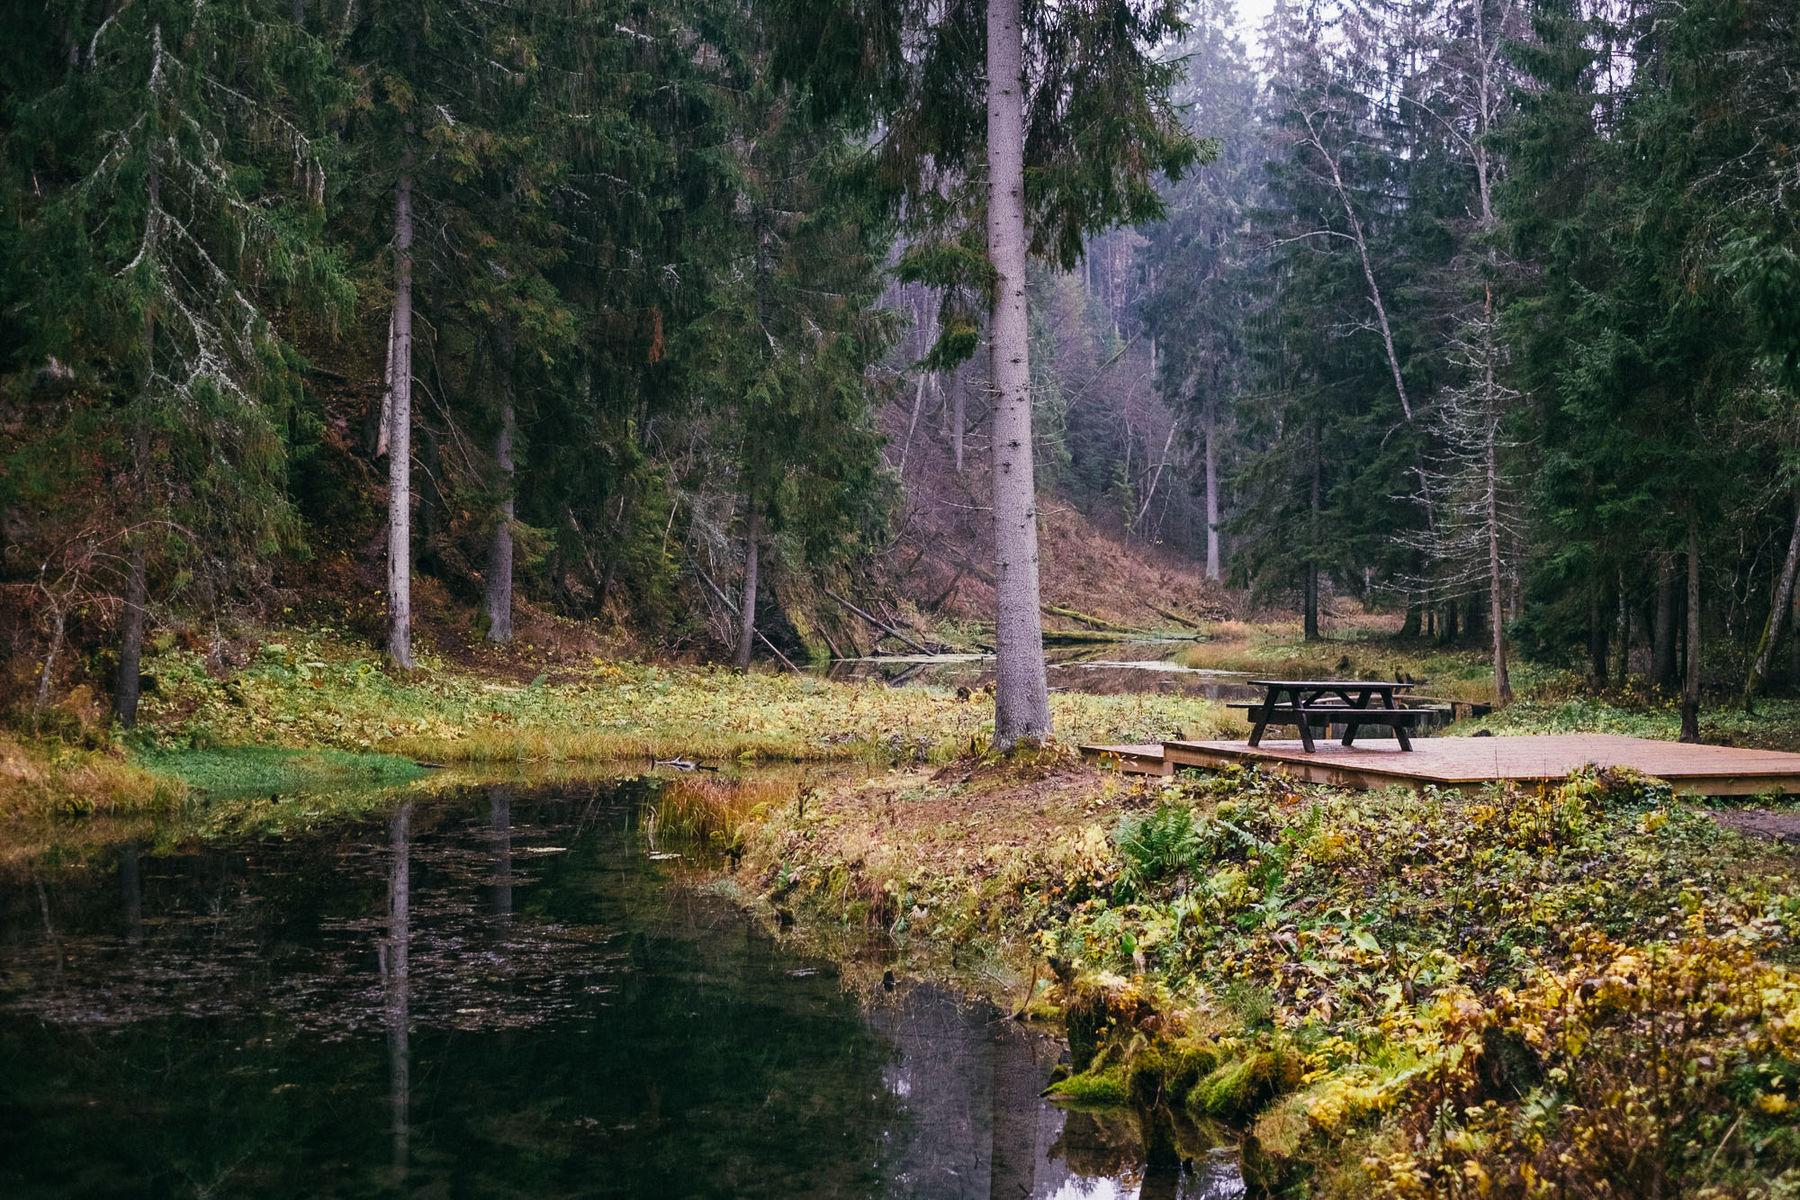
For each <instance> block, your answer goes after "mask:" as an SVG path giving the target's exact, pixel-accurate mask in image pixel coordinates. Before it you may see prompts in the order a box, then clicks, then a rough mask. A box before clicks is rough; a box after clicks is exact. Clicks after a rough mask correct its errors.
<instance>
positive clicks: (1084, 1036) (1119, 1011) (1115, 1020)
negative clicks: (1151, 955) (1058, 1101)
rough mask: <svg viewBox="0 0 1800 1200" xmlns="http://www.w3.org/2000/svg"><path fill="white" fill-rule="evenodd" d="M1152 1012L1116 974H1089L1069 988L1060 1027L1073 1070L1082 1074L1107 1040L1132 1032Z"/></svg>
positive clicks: (1125, 981)
mask: <svg viewBox="0 0 1800 1200" xmlns="http://www.w3.org/2000/svg"><path fill="white" fill-rule="evenodd" d="M1154 1011H1155V1009H1154V1008H1153V1007H1152V1005H1151V1004H1150V1002H1149V1000H1147V999H1146V998H1145V997H1144V996H1143V995H1141V994H1140V993H1139V992H1138V990H1137V987H1136V985H1135V984H1133V983H1132V982H1131V981H1129V980H1126V979H1122V978H1120V977H1119V976H1116V975H1089V976H1086V977H1084V978H1082V979H1078V980H1076V981H1075V983H1073V984H1072V985H1070V988H1069V991H1068V995H1067V998H1066V999H1065V1000H1064V1002H1063V1028H1064V1030H1065V1031H1066V1032H1067V1033H1068V1037H1069V1056H1070V1057H1071V1058H1072V1059H1073V1060H1074V1062H1075V1070H1076V1071H1078V1072H1080V1071H1085V1070H1087V1069H1088V1068H1089V1067H1090V1066H1092V1065H1093V1062H1094V1057H1095V1055H1096V1054H1098V1053H1099V1051H1100V1047H1101V1046H1102V1045H1104V1044H1105V1043H1106V1041H1107V1040H1108V1039H1109V1038H1112V1037H1114V1036H1116V1035H1117V1034H1118V1033H1119V1032H1121V1031H1124V1030H1129V1029H1133V1028H1135V1027H1136V1025H1137V1023H1138V1022H1139V1021H1141V1020H1143V1019H1144V1018H1145V1017H1148V1016H1149V1015H1150V1014H1151V1013H1152V1012H1154Z"/></svg>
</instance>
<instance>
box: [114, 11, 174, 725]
mask: <svg viewBox="0 0 1800 1200" xmlns="http://www.w3.org/2000/svg"><path fill="white" fill-rule="evenodd" d="M153 36H154V45H155V54H156V69H155V71H153V72H152V74H153V75H154V74H156V73H157V72H160V70H161V67H162V26H160V25H158V26H157V27H156V28H155V30H154V35H153ZM144 196H145V201H146V204H147V210H146V212H145V214H144V253H145V254H147V255H149V254H155V253H156V245H157V241H158V240H159V238H160V237H161V235H162V162H161V160H160V159H158V158H157V156H156V150H155V148H154V147H152V149H151V151H150V154H149V164H148V169H147V171H146V173H145V177H144ZM143 349H144V387H143V391H142V394H141V395H140V396H139V398H138V406H139V407H138V412H137V414H136V425H135V428H134V429H133V430H132V435H131V453H132V464H131V474H132V486H133V487H134V488H135V489H136V491H137V496H136V500H137V503H138V511H139V512H140V513H143V514H145V515H148V514H149V512H150V425H149V412H148V410H149V407H150V397H151V391H152V389H153V388H154V386H155V379H156V316H155V314H154V313H153V312H150V311H146V312H145V313H144V333H143ZM144 537H145V534H144V533H143V532H141V531H140V532H139V534H138V536H137V537H135V538H133V539H132V541H131V565H130V567H129V569H128V572H127V574H126V577H125V612H124V620H123V621H122V622H121V626H120V629H119V677H118V679H117V680H116V681H115V682H114V685H113V714H114V715H115V716H116V717H117V718H118V720H119V724H120V725H121V726H123V727H124V728H126V729H131V728H133V727H134V726H136V725H137V710H138V695H139V678H140V675H141V671H140V666H141V662H142V659H143V653H144V610H145V608H146V607H147V606H148V605H149V603H150V579H149V574H150V564H149V562H148V558H147V553H148V552H147V550H146V548H145V546H144Z"/></svg>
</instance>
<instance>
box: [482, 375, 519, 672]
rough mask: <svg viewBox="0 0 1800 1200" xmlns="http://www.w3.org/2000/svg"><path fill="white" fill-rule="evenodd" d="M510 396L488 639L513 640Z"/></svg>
mask: <svg viewBox="0 0 1800 1200" xmlns="http://www.w3.org/2000/svg"><path fill="white" fill-rule="evenodd" d="M510 391H511V384H510V383H509V384H508V392H509V394H508V396H507V399H506V403H505V405H504V406H503V407H502V408H501V409H500V432H499V433H498V434H497V435H496V436H495V438H494V465H495V466H497V467H498V468H499V469H500V487H501V489H502V494H503V495H504V497H505V499H503V500H501V501H500V511H499V513H498V514H497V515H498V520H497V521H496V522H495V524H494V541H493V544H492V546H490V547H489V551H488V576H487V614H488V633H487V636H488V641H490V642H510V641H512V637H513V627H512V597H513V534H512V522H513V516H514V513H515V504H514V500H513V457H512V439H513V405H512V397H511V395H510Z"/></svg>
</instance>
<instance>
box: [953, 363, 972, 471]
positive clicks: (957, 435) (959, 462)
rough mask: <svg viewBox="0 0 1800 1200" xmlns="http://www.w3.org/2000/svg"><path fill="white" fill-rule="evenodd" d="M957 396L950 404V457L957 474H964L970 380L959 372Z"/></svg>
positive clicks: (955, 387)
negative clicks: (964, 433)
mask: <svg viewBox="0 0 1800 1200" xmlns="http://www.w3.org/2000/svg"><path fill="white" fill-rule="evenodd" d="M951 390H952V391H953V392H955V393H956V394H955V395H954V396H953V397H952V398H951V403H950V456H951V458H953V459H954V460H955V462H956V473H957V474H958V475H961V474H962V473H963V431H964V430H965V429H966V428H968V424H969V388H968V379H967V378H966V377H965V376H964V375H963V374H962V373H961V372H958V373H957V376H956V380H955V383H954V386H953V387H952V388H951Z"/></svg>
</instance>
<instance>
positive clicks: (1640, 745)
mask: <svg viewBox="0 0 1800 1200" xmlns="http://www.w3.org/2000/svg"><path fill="white" fill-rule="evenodd" d="M1081 752H1082V754H1083V755H1084V756H1086V757H1087V758H1089V759H1090V760H1093V761H1096V762H1107V763H1111V764H1113V765H1115V766H1117V767H1118V768H1119V769H1120V770H1123V771H1126V772H1130V773H1136V774H1144V775H1168V774H1170V773H1172V772H1173V771H1174V770H1175V769H1176V768H1177V767H1222V766H1229V765H1231V764H1233V763H1257V764H1260V765H1262V766H1265V767H1269V768H1272V769H1275V770H1279V771H1284V772H1286V773H1288V774H1289V775H1292V776H1294V777H1296V778H1299V779H1305V780H1307V781H1309V782H1312V783H1330V784H1337V785H1338V786H1340V787H1355V788H1379V787H1387V786H1389V785H1391V784H1396V783H1403V784H1410V785H1411V786H1413V787H1418V788H1423V787H1426V786H1428V785H1435V786H1438V787H1443V788H1458V789H1462V790H1469V791H1473V790H1478V789H1480V788H1483V787H1485V786H1487V785H1488V784H1490V783H1493V782H1496V781H1500V780H1505V781H1509V782H1513V783H1521V784H1533V783H1544V782H1549V781H1553V780H1558V779H1563V778H1566V777H1567V776H1568V774H1569V773H1570V772H1571V771H1574V770H1576V769H1577V768H1579V767H1583V766H1586V765H1588V764H1590V763H1592V764H1593V765H1595V766H1601V767H1611V766H1620V767H1635V768H1636V769H1637V770H1639V771H1642V772H1644V773H1645V774H1646V775H1654V776H1656V777H1657V778H1659V779H1664V780H1667V781H1668V782H1669V784H1670V785H1672V786H1673V787H1674V788H1675V790H1676V791H1678V792H1688V793H1694V794H1698V795H1705V796H1752V795H1757V794H1760V793H1766V792H1785V793H1788V794H1790V795H1794V794H1800V754H1783V753H1779V752H1777V751H1774V750H1740V749H1738V748H1736V747H1734V746H1692V745H1684V744H1682V743H1680V742H1660V741H1653V740H1651V739H1648V738H1632V737H1613V736H1609V735H1604V734H1568V735H1558V736H1553V737H1492V738H1464V737H1444V738H1419V739H1416V740H1414V742H1413V749H1412V750H1411V751H1410V752H1407V751H1403V750H1401V749H1400V745H1399V743H1398V742H1395V741H1393V740H1391V739H1383V738H1371V739H1369V740H1368V741H1360V740H1359V741H1358V742H1357V743H1356V745H1355V746H1352V747H1348V748H1346V747H1344V746H1342V745H1339V744H1337V743H1336V742H1321V743H1319V748H1318V751H1317V752H1316V753H1313V754H1308V753H1307V752H1306V751H1305V749H1304V748H1303V747H1302V746H1301V745H1300V743H1299V742H1298V741H1274V740H1269V739H1265V740H1264V742H1263V744H1262V745H1261V746H1258V747H1256V748H1255V749H1252V748H1251V747H1250V746H1249V745H1247V744H1245V743H1244V742H1164V743H1163V744H1162V745H1161V746H1083V747H1082V748H1081Z"/></svg>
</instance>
